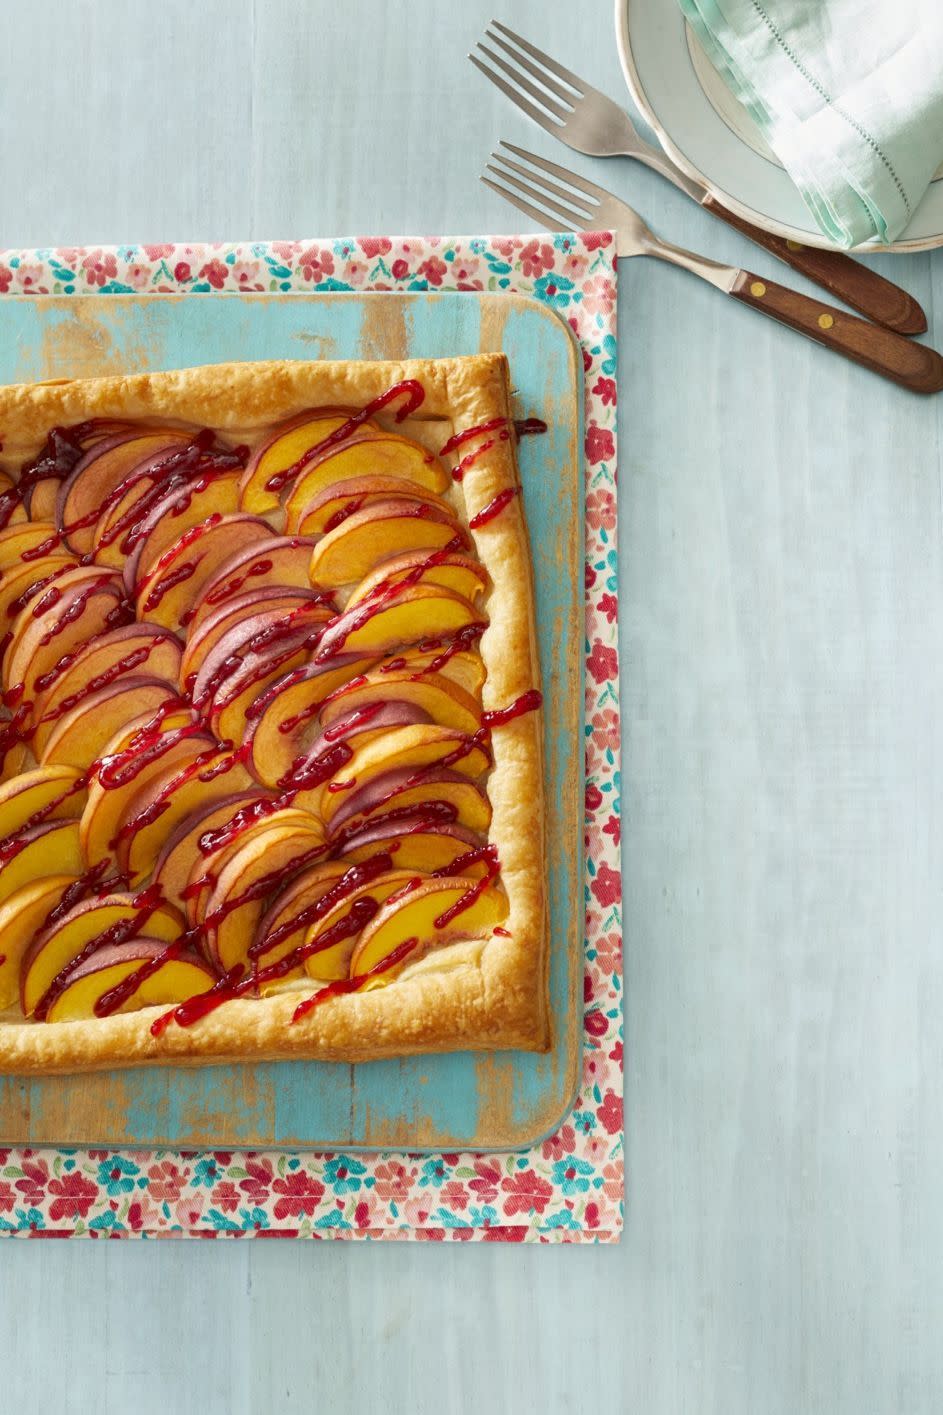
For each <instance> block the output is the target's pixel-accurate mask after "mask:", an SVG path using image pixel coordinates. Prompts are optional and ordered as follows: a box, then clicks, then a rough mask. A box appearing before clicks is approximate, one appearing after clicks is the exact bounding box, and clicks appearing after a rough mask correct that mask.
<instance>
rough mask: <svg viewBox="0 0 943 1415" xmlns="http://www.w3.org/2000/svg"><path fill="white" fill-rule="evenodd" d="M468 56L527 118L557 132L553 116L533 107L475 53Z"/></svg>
mask: <svg viewBox="0 0 943 1415" xmlns="http://www.w3.org/2000/svg"><path fill="white" fill-rule="evenodd" d="M468 57H469V59H470V60H471V61H472V63H473V64H474V66H475V68H476V69H480V70H481V72H482V73H483V74H484V76H485V78H486V79H490V80H491V82H492V83H493V84H494V85H495V87H496V88H499V89H500V90H501V92H502V93H503V94H505V95H506V97H508V98H509V99H510V100H511V102H512V103H516V104H517V106H518V108H520V109H522V110H523V112H525V113H526V114H527V116H528V118H533V120H534V122H535V123H538V124H539V125H540V127H542V128H543V129H544V130H545V131H546V132H548V133H553V134H554V136H556V135H557V134H558V133H559V131H560V124H559V123H557V122H555V121H554V120H553V118H550V117H548V116H547V114H546V113H541V111H540V109H539V108H535V107H534V105H533V104H532V103H529V102H528V101H527V99H526V98H524V97H523V95H522V94H520V93H518V91H517V89H516V88H512V86H511V85H510V84H509V83H508V82H507V81H506V80H505V79H502V78H501V77H500V76H499V75H498V74H496V73H494V72H493V70H491V69H489V68H488V67H487V65H486V64H483V63H482V62H481V60H480V59H479V58H478V57H477V56H476V55H475V54H469V56H468Z"/></svg>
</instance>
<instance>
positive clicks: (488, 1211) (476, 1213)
mask: <svg viewBox="0 0 943 1415" xmlns="http://www.w3.org/2000/svg"><path fill="white" fill-rule="evenodd" d="M468 1216H469V1218H470V1219H471V1222H472V1227H473V1228H490V1227H491V1225H492V1224H496V1223H497V1222H498V1211H497V1209H496V1208H494V1207H493V1205H491V1204H484V1205H482V1207H481V1208H477V1207H476V1206H475V1205H474V1204H473V1205H472V1206H471V1208H470V1209H469V1210H468Z"/></svg>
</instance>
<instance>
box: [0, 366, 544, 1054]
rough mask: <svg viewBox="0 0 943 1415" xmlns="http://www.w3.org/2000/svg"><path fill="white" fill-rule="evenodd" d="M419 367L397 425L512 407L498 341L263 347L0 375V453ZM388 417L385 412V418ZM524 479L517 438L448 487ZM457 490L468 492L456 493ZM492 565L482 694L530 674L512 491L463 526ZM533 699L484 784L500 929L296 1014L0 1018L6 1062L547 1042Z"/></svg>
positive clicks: (247, 1008) (367, 383)
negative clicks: (142, 370)
mask: <svg viewBox="0 0 943 1415" xmlns="http://www.w3.org/2000/svg"><path fill="white" fill-rule="evenodd" d="M411 378H415V379H418V380H419V381H420V382H421V383H422V385H423V388H424V389H425V400H424V402H423V405H422V407H421V409H420V410H419V413H418V414H417V417H416V419H411V420H409V421H408V422H407V423H405V424H403V425H402V430H403V431H405V432H407V433H410V434H411V435H414V436H415V435H421V432H420V428H421V422H422V420H426V419H430V418H431V419H436V420H442V421H443V422H446V423H448V424H449V426H450V428H451V429H452V430H453V431H461V430H463V429H465V428H469V427H474V426H476V425H477V424H479V423H482V422H485V421H488V420H490V419H491V418H496V417H506V418H510V415H511V408H510V400H509V382H508V366H507V360H506V359H505V357H504V355H503V354H481V355H474V356H471V357H467V358H456V359H431V360H409V361H404V362H401V363H398V362H389V361H387V362H376V363H373V362H344V363H331V362H323V363H319V362H312V363H297V362H288V361H270V362H263V363H253V364H222V365H209V366H205V367H199V368H190V369H180V370H174V371H172V372H166V373H153V374H136V375H128V376H123V377H112V378H102V379H86V380H75V381H68V382H54V383H46V384H21V385H13V386H9V387H5V388H0V439H2V443H3V455H2V459H0V464H2V463H6V464H7V465H15V466H18V465H19V463H20V462H21V461H22V459H23V458H24V457H25V456H28V455H30V454H31V453H32V452H33V451H35V450H36V448H37V447H38V446H39V445H40V443H41V442H42V441H43V439H44V438H45V436H46V433H47V432H48V430H49V428H50V427H52V426H54V425H56V424H57V423H70V422H77V421H80V420H82V419H84V418H87V417H107V416H115V417H120V416H125V417H147V416H151V417H155V418H165V419H176V420H180V421H184V422H193V423H198V424H200V423H205V424H207V425H209V426H213V427H218V428H220V429H221V430H223V431H225V432H226V433H227V434H228V435H230V436H238V437H240V438H242V439H243V440H247V441H250V442H251V441H252V440H253V434H254V435H255V438H256V439H257V438H258V436H259V435H260V433H261V431H262V429H263V427H265V426H268V425H269V424H271V423H273V422H276V421H278V420H280V419H282V418H285V417H288V416H290V415H291V414H293V413H295V412H298V411H300V410H302V409H303V408H305V407H308V406H311V405H312V404H324V403H341V404H354V405H363V404H364V403H366V402H368V401H370V400H371V399H372V398H374V397H376V396H378V395H379V394H381V393H383V392H384V391H385V390H386V389H387V388H389V387H390V386H391V385H393V384H395V383H398V382H401V381H403V380H405V379H411ZM384 420H385V419H384V418H382V417H381V421H384ZM518 485H519V479H518V470H517V463H516V458H515V454H514V439H513V437H511V438H508V439H505V440H500V439H496V440H495V441H494V444H493V447H492V448H491V449H489V451H488V452H487V453H486V454H485V455H483V456H481V457H480V459H479V460H478V461H476V462H475V464H474V465H473V466H472V467H470V468H469V469H468V471H467V473H466V476H465V479H464V481H463V482H462V483H460V484H459V485H458V487H457V488H456V503H457V504H458V505H459V506H460V507H461V508H462V509H463V510H464V512H465V515H466V518H467V517H470V516H473V515H474V514H475V513H476V512H477V511H479V510H481V509H482V508H483V507H484V506H485V505H487V504H488V502H489V501H491V500H492V499H493V497H494V496H496V495H497V494H498V493H499V492H500V491H503V490H504V489H506V488H510V487H516V486H518ZM463 503H464V505H463ZM472 534H473V535H474V539H475V543H476V546H477V549H478V553H479V555H480V557H481V560H482V562H483V564H484V565H485V568H486V569H487V570H488V573H489V575H490V576H491V579H492V584H493V589H492V591H491V593H490V595H489V598H488V601H487V606H486V607H487V610H488V614H489V617H490V625H489V628H488V630H487V631H486V632H485V634H484V635H483V637H482V641H481V651H482V656H483V658H484V662H485V666H486V669H487V678H486V681H485V685H484V706H485V708H495V707H502V706H505V705H506V704H507V703H510V702H512V701H513V700H514V699H515V698H517V697H518V696H519V695H520V694H521V693H524V692H526V691H527V690H528V689H529V688H531V687H534V686H537V685H539V682H540V671H539V663H538V656H537V641H536V629H535V623H534V595H533V586H532V572H531V557H530V546H529V541H528V537H527V528H526V523H525V517H524V508H523V505H522V501H521V497H520V496H516V497H515V498H514V500H513V501H512V502H511V503H510V505H509V506H508V507H507V508H506V509H505V510H504V511H503V512H502V514H501V515H500V516H499V517H498V518H497V519H496V520H494V521H493V522H490V523H488V524H487V525H485V526H483V527H481V528H480V529H479V530H477V531H474V532H473V533H472ZM541 735H542V713H529V714H526V715H525V716H523V717H521V718H519V719H517V720H515V721H513V722H511V723H508V724H506V725H505V726H502V727H498V728H495V729H494V731H493V735H492V745H493V750H494V758H495V765H494V768H493V770H492V772H491V775H490V777H489V780H488V793H489V796H490V799H491V802H492V809H493V821H492V827H491V833H490V838H491V839H492V841H494V842H495V843H496V844H497V846H498V852H499V856H500V859H501V864H502V879H503V881H504V885H505V888H506V890H507V893H508V898H509V901H510V912H509V916H508V919H507V921H506V926H507V929H508V932H509V935H510V937H507V938H504V937H500V936H496V937H493V938H491V939H490V940H488V941H487V943H482V942H481V941H467V942H464V943H458V944H455V945H452V946H450V947H448V948H446V949H443V950H441V951H440V952H438V953H434V954H430V955H428V956H427V957H426V958H425V959H424V960H422V961H421V962H419V963H417V964H415V965H413V967H411V968H407V969H406V970H405V971H404V972H403V973H402V974H401V975H400V977H399V978H398V979H397V981H396V983H395V984H394V985H392V986H391V987H389V988H382V989H377V990H375V991H372V992H362V993H352V994H349V995H347V996H344V997H337V998H332V999H331V1000H329V1001H327V1002H325V1003H324V1004H322V1005H321V1006H320V1007H317V1008H315V1009H314V1010H313V1011H312V1012H311V1013H309V1014H308V1016H307V1017H306V1018H305V1019H304V1020H303V1021H301V1022H300V1023H298V1024H295V1025H291V1021H290V1019H291V1015H292V1012H293V1010H294V1008H295V1006H296V1004H297V1001H298V998H299V995H300V994H299V991H298V990H293V991H291V992H285V993H281V994H277V995H275V996H271V997H267V998H264V999H244V1000H239V1001H234V1002H229V1003H226V1004H224V1005H223V1006H221V1007H220V1008H219V1009H218V1010H217V1011H216V1012H214V1013H212V1014H210V1015H209V1016H208V1017H205V1018H203V1019H202V1020H201V1021H199V1022H198V1023H196V1024H195V1025H194V1026H192V1027H188V1028H181V1027H178V1026H177V1025H176V1024H171V1025H170V1026H169V1027H168V1028H167V1029H166V1030H165V1031H164V1032H163V1034H162V1035H161V1036H160V1037H159V1038H155V1037H153V1036H152V1035H151V1032H150V1026H151V1023H152V1022H153V1020H154V1018H155V1017H156V1016H158V1015H159V1013H160V1012H161V1010H162V1009H160V1008H149V1009H146V1010H143V1011H140V1012H135V1013H127V1014H122V1015H119V1016H114V1017H109V1018H105V1019H101V1020H98V1019H95V1020H88V1021H82V1022H63V1023H49V1024H36V1023H31V1022H26V1021H22V1020H19V1021H17V1020H6V1021H0V1072H5V1073H34V1074H54V1073H56V1072H60V1073H63V1072H76V1071H86V1070H102V1069H111V1068H115V1067H126V1066H141V1065H151V1064H162V1063H163V1064H167V1063H171V1064H175V1065H199V1064H201V1063H209V1062H215V1063H222V1062H241V1061H249V1060H283V1059H290V1058H298V1059H322V1060H330V1061H366V1060H371V1059H379V1058H382V1057H391V1056H403V1055H410V1054H414V1053H418V1052H435V1051H451V1050H460V1049H474V1050H495V1049H499V1048H508V1047H516V1048H521V1049H526V1050H546V1049H547V1048H548V1047H549V1045H550V1029H549V1015H548V963H549V959H548V952H549V948H548V945H549V927H548V920H547V895H546V861H545V812H544V800H543V793H544V778H543V763H542V746H541Z"/></svg>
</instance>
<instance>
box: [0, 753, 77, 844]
mask: <svg viewBox="0 0 943 1415" xmlns="http://www.w3.org/2000/svg"><path fill="white" fill-rule="evenodd" d="M84 806H85V780H84V776H83V773H82V772H80V771H75V770H74V769H73V768H72V767H70V766H37V767H34V768H33V770H32V771H24V772H21V773H20V775H18V776H14V777H13V778H12V780H10V781H5V782H4V783H3V785H2V786H0V842H6V841H7V840H8V839H9V837H10V836H12V835H17V834H19V832H20V831H22V830H25V829H26V828H27V826H31V825H40V824H41V823H42V822H43V821H46V820H62V819H66V820H67V819H69V818H70V817H74V818H76V819H77V818H78V817H79V816H80V815H81V814H82V810H83V808H84ZM0 850H2V844H0Z"/></svg>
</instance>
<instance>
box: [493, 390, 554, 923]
mask: <svg viewBox="0 0 943 1415" xmlns="http://www.w3.org/2000/svg"><path fill="white" fill-rule="evenodd" d="M514 431H515V432H516V433H517V435H518V437H535V436H538V435H539V434H540V433H544V432H546V431H547V424H546V423H545V422H544V420H543V418H515V419H514ZM495 933H497V929H495Z"/></svg>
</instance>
